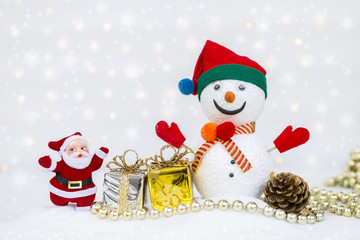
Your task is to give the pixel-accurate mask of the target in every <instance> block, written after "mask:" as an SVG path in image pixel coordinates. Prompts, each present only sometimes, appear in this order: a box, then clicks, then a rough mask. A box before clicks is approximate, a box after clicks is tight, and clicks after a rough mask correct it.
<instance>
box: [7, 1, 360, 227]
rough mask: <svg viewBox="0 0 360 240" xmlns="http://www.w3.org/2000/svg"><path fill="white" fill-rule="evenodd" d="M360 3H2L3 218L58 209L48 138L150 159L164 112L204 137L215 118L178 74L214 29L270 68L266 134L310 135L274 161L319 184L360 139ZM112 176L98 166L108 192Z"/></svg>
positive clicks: (187, 72) (192, 139)
mask: <svg viewBox="0 0 360 240" xmlns="http://www.w3.org/2000/svg"><path fill="white" fill-rule="evenodd" d="M359 10H360V3H359V2H358V1H355V0H354V1H350V0H344V1H325V0H322V1H314V0H310V1H308V0H306V1H296V2H294V1H280V0H277V1H271V2H270V1H256V0H253V1H217V2H214V1H211V3H210V1H194V0H191V1H190V0H183V1H156V0H153V1H101V0H88V1H73V0H58V1H36V0H34V1H21V0H3V1H1V2H0V146H1V147H0V149H1V152H2V154H1V155H2V156H1V158H0V212H1V214H0V221H7V220H10V219H14V218H17V217H18V216H20V215H22V214H24V213H26V212H27V211H29V210H30V209H33V208H36V207H40V206H44V205H51V203H50V201H49V198H48V189H47V184H48V180H49V179H50V178H51V177H52V175H53V174H52V173H49V172H47V171H45V170H43V169H41V168H40V167H39V166H38V163H37V160H38V158H39V157H41V156H43V155H48V154H51V156H53V157H54V158H57V157H58V156H57V153H55V152H52V151H51V150H50V149H49V148H48V147H47V144H48V142H49V141H50V140H58V139H60V138H63V137H65V136H67V135H70V134H72V133H74V132H76V131H80V132H81V133H82V134H83V135H84V136H85V137H87V138H88V139H89V141H90V142H91V149H92V150H93V151H94V150H95V149H96V148H98V147H101V146H106V147H108V148H110V157H111V156H114V155H116V154H122V153H123V152H124V151H125V150H126V149H128V148H132V149H135V150H136V151H137V152H138V153H139V155H140V156H141V157H148V156H150V155H153V154H155V153H158V151H159V149H160V147H161V146H162V145H163V144H164V143H163V142H162V141H161V140H160V139H158V138H157V137H156V135H155V131H154V126H155V124H156V123H157V122H158V121H159V120H166V121H168V122H176V123H178V124H179V126H180V128H181V130H182V132H183V133H184V135H185V136H186V137H187V144H188V145H189V146H194V145H195V144H197V143H198V142H199V141H200V129H201V127H202V126H203V124H204V123H206V122H207V119H206V118H205V116H204V115H203V114H202V111H201V108H200V104H199V102H198V100H197V97H195V96H183V95H181V94H180V93H179V91H178V89H177V84H178V81H179V80H181V79H182V78H185V77H189V78H191V77H192V73H193V69H194V67H195V63H196V60H197V57H198V55H199V53H200V51H201V49H202V47H203V45H204V43H205V41H206V40H207V39H210V40H213V41H215V42H218V43H220V44H222V45H225V46H226V47H228V48H230V49H231V50H233V51H235V52H236V53H238V54H240V55H245V56H248V57H250V58H252V59H254V60H255V61H257V62H258V63H260V65H262V66H263V67H264V68H265V69H266V70H267V72H268V73H267V79H268V99H267V102H266V106H265V110H264V112H263V114H262V115H261V117H260V119H259V120H258V121H257V133H258V134H259V135H260V136H261V137H262V138H263V141H264V142H265V143H267V144H268V145H269V146H271V145H272V141H273V140H274V139H275V138H276V137H277V136H278V134H279V133H280V132H281V131H282V130H283V129H284V128H285V127H286V126H287V125H288V124H292V125H293V126H294V127H296V126H303V127H306V128H308V129H309V130H310V132H311V140H310V141H309V142H308V143H307V144H306V145H304V146H302V147H300V148H297V149H294V150H292V151H290V152H288V153H285V154H282V155H280V154H279V153H278V152H275V151H274V153H273V156H274V160H275V161H276V163H277V169H276V170H277V171H290V172H293V173H297V174H299V175H301V176H302V177H303V178H305V179H306V180H307V181H308V182H309V184H310V185H311V186H313V185H321V184H322V180H323V179H324V178H325V177H328V176H334V175H336V174H338V173H340V172H342V171H343V168H344V166H345V165H346V160H347V159H348V154H349V152H350V151H351V150H352V149H353V148H354V147H355V146H359V145H360V124H359V122H360V101H359V100H360V99H359V91H360V81H359V75H360V69H359V60H358V58H359V56H360V47H359V42H360V32H359V24H360V22H359V15H358V14H359ZM109 159H110V158H108V160H109ZM105 172H107V170H106V167H105V164H104V165H103V167H102V168H101V169H100V170H99V171H97V172H96V173H95V174H94V178H95V182H96V184H97V185H98V186H99V192H98V196H97V198H98V199H101V185H102V178H103V174H104V173H105Z"/></svg>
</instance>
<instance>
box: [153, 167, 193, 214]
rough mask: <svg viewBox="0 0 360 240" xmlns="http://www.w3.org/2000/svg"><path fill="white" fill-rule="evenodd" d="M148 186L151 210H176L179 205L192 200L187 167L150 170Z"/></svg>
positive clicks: (189, 202)
mask: <svg viewBox="0 0 360 240" xmlns="http://www.w3.org/2000/svg"><path fill="white" fill-rule="evenodd" d="M148 185H149V193H150V199H151V205H152V208H154V209H157V210H159V211H163V209H164V207H167V206H169V207H172V208H176V207H177V206H178V205H179V204H180V203H183V204H191V202H192V200H193V193H192V184H191V176H190V168H189V165H185V164H184V165H173V166H170V167H165V168H161V169H150V170H149V172H148Z"/></svg>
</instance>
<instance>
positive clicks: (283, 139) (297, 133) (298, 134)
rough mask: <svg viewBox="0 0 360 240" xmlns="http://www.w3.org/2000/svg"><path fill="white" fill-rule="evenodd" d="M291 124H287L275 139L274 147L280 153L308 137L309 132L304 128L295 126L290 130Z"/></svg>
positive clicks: (302, 142) (305, 140)
mask: <svg viewBox="0 0 360 240" xmlns="http://www.w3.org/2000/svg"><path fill="white" fill-rule="evenodd" d="M292 129H293V128H292V126H287V127H286V128H285V130H284V131H283V132H282V133H281V134H280V135H279V136H278V137H277V138H276V139H275V141H274V144H275V147H276V148H277V149H278V150H279V152H280V153H283V152H286V151H287V150H290V149H292V148H295V147H298V146H300V145H302V144H304V143H306V142H307V141H308V140H309V138H310V132H309V131H308V130H307V129H306V128H301V127H300V128H297V129H295V130H294V131H292Z"/></svg>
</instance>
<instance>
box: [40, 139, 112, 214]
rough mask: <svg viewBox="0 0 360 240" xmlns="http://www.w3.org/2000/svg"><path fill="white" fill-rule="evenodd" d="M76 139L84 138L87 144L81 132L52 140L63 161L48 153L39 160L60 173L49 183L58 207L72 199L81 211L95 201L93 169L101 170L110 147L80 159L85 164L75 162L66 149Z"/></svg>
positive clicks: (42, 164) (53, 146)
mask: <svg viewBox="0 0 360 240" xmlns="http://www.w3.org/2000/svg"><path fill="white" fill-rule="evenodd" d="M75 139H81V140H82V141H84V142H85V143H86V145H88V144H87V141H86V139H85V138H84V137H82V135H81V134H80V133H75V134H73V135H70V136H68V137H65V138H63V139H61V140H59V141H54V142H50V143H49V147H50V148H51V149H53V150H55V151H58V152H59V154H60V156H61V160H60V161H56V160H54V159H51V158H50V156H44V157H42V158H40V159H39V164H40V165H41V166H43V167H44V168H46V169H47V170H49V171H52V172H55V173H56V176H55V177H53V178H52V179H51V180H50V182H49V189H50V199H51V201H52V202H53V203H54V204H55V205H57V206H65V205H67V204H68V203H69V202H73V203H76V205H77V207H76V209H77V210H82V209H88V208H89V206H90V205H91V204H92V203H93V201H94V200H95V194H96V191H97V189H96V186H95V184H94V183H93V181H92V176H91V174H92V172H94V171H96V170H98V169H99V168H100V167H101V165H102V163H103V159H105V158H106V156H107V153H108V152H109V150H108V149H107V148H105V147H101V148H99V149H97V150H96V151H95V153H94V154H93V155H89V156H88V157H87V158H84V159H85V160H83V159H81V158H80V159H79V162H80V161H85V162H87V163H85V166H84V162H82V163H81V164H76V162H75V163H74V162H71V161H70V160H69V157H68V156H67V155H66V153H65V152H64V150H65V148H66V147H67V146H68V144H69V143H71V142H72V141H73V140H75Z"/></svg>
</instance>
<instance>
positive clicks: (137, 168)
mask: <svg viewBox="0 0 360 240" xmlns="http://www.w3.org/2000/svg"><path fill="white" fill-rule="evenodd" d="M129 152H133V153H134V154H135V155H136V161H135V163H134V164H128V163H127V162H126V154H127V153H129ZM110 165H115V167H111V166H110ZM106 167H107V168H109V169H110V171H111V172H128V173H131V172H141V173H145V172H146V170H147V166H146V164H145V162H144V160H143V159H141V158H139V156H138V154H137V152H135V151H134V150H132V149H128V150H126V151H125V152H124V154H123V155H120V156H119V155H116V156H115V157H113V160H112V161H110V162H109V163H108V164H106Z"/></svg>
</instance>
